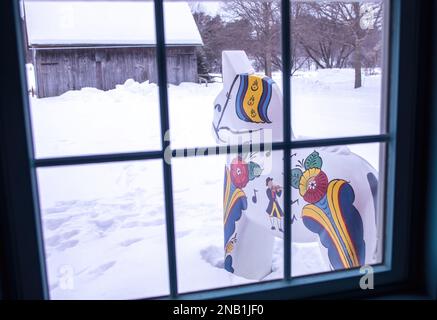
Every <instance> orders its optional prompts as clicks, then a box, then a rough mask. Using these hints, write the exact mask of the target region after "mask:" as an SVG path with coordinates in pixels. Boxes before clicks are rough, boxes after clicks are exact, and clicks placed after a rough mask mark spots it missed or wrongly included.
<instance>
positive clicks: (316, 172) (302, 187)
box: [299, 168, 328, 203]
mask: <svg viewBox="0 0 437 320" xmlns="http://www.w3.org/2000/svg"><path fill="white" fill-rule="evenodd" d="M327 189H328V177H327V176H326V174H325V173H324V172H323V171H322V170H320V169H317V168H311V169H308V170H306V171H305V172H304V173H303V175H302V177H301V178H300V184H299V192H300V195H301V196H302V197H303V198H304V200H305V201H306V202H309V203H315V202H317V201H319V200H320V199H322V198H323V196H324V195H325V194H326V190H327Z"/></svg>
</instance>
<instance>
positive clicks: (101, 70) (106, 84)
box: [34, 47, 197, 98]
mask: <svg viewBox="0 0 437 320" xmlns="http://www.w3.org/2000/svg"><path fill="white" fill-rule="evenodd" d="M34 63H35V68H36V78H37V79H36V80H37V91H38V96H39V97H41V98H42V97H51V96H57V95H60V94H62V93H64V92H66V91H69V90H79V89H81V88H84V87H93V88H98V89H102V90H109V89H113V88H115V86H116V85H117V84H122V83H124V82H125V81H126V80H127V79H134V80H135V81H138V82H143V81H146V80H149V81H150V82H155V83H156V82H157V80H158V74H157V69H156V56H155V49H154V48H88V49H44V50H37V51H36V54H35V62H34ZM167 70H168V75H167V78H168V82H169V83H172V84H179V83H181V82H196V81H197V60H196V55H195V48H194V47H169V48H168V49H167Z"/></svg>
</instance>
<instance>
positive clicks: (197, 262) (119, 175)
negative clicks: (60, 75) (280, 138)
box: [31, 70, 381, 299]
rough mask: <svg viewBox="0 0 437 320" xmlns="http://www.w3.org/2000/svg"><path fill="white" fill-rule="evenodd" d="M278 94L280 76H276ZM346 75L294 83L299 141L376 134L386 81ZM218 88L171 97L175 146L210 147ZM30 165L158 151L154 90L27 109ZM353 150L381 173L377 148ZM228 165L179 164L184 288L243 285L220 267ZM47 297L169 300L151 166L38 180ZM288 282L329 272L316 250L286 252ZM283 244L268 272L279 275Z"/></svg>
mask: <svg viewBox="0 0 437 320" xmlns="http://www.w3.org/2000/svg"><path fill="white" fill-rule="evenodd" d="M274 78H275V80H276V81H277V82H278V84H279V85H280V84H281V79H280V74H276V75H275V76H274ZM352 84H353V71H352V70H319V71H317V72H301V73H298V74H297V75H296V76H295V77H293V81H292V103H293V110H292V121H293V129H294V134H295V135H296V137H298V138H299V137H306V138H320V137H335V136H346V135H361V134H376V133H379V132H380V110H381V108H380V105H381V103H380V100H381V99H380V91H381V77H380V76H379V75H376V76H366V77H364V87H363V88H360V89H353V88H352ZM220 89H221V84H220V83H213V84H208V87H206V86H205V85H199V84H194V83H182V84H181V85H179V86H173V85H170V86H169V89H168V90H169V101H170V124H171V128H172V131H171V135H172V138H173V140H172V146H173V147H192V146H195V145H199V146H209V145H214V144H215V141H214V137H213V135H212V133H211V121H212V114H213V109H212V108H213V100H214V98H215V96H216V95H217V94H218V92H219V91H220ZM31 112H32V122H33V129H34V140H35V149H36V156H37V157H39V158H41V157H53V156H71V155H79V154H96V153H110V152H130V151H142V150H154V149H158V148H160V127H159V106H158V92H157V87H156V85H155V84H149V83H147V82H145V83H142V84H139V83H136V82H134V81H132V80H128V81H126V83H125V84H124V85H120V86H117V88H116V89H114V90H110V91H106V92H104V91H100V90H97V89H93V88H85V89H82V90H80V91H70V92H67V93H65V94H63V95H61V96H59V97H53V98H44V99H37V98H31ZM351 149H352V150H353V151H354V152H356V153H358V154H359V155H360V156H362V157H363V158H365V159H367V160H368V161H369V162H370V163H371V164H372V165H373V166H374V167H375V168H378V167H379V146H378V145H377V144H370V145H360V146H351ZM224 162H225V160H224V156H210V157H202V158H189V159H176V160H174V162H173V166H172V168H173V191H174V205H175V224H176V230H175V232H176V239H177V243H176V245H177V248H176V249H177V266H178V271H179V274H178V281H179V289H180V291H182V292H186V291H193V290H202V289H209V288H214V287H223V286H229V285H235V284H242V283H248V282H250V281H249V280H246V279H243V278H240V277H237V276H234V275H232V274H229V273H228V272H225V271H224V270H223V268H222V265H223V249H222V244H223V232H222V209H221V206H222V204H221V202H222V186H223V164H224ZM38 185H39V192H40V202H41V208H42V219H43V231H44V238H45V247H46V258H47V265H48V272H49V284H50V292H51V297H52V298H55V299H63V298H67V299H74V298H84V299H87V298H97V299H101V298H140V297H149V296H157V295H163V294H166V293H168V275H167V251H166V237H165V216H164V198H163V187H162V164H161V163H160V161H158V160H153V161H136V162H123V163H110V164H96V165H81V166H68V167H56V168H42V169H38ZM292 247H293V252H292V255H293V257H294V259H293V262H292V270H293V275H299V274H303V273H311V272H320V271H323V270H327V269H328V266H326V265H322V264H323V262H322V261H323V260H322V258H321V254H320V250H319V248H318V247H317V244H311V243H306V244H301V243H293V246H292ZM282 264H283V263H282V240H277V243H276V247H275V254H274V259H273V272H272V274H270V275H269V276H268V277H267V278H266V279H265V280H269V279H275V278H279V277H281V276H282Z"/></svg>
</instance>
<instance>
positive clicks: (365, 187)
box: [213, 51, 381, 280]
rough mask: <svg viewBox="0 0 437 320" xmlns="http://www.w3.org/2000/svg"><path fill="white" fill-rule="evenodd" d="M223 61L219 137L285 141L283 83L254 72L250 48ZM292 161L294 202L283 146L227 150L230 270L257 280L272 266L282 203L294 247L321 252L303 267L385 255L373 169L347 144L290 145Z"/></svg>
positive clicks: (345, 264) (346, 264) (341, 265)
mask: <svg viewBox="0 0 437 320" xmlns="http://www.w3.org/2000/svg"><path fill="white" fill-rule="evenodd" d="M222 61H223V62H222V63H223V89H222V91H221V92H220V94H219V95H218V96H217V98H216V100H215V103H214V118H213V132H214V135H215V138H216V139H217V141H218V142H219V143H220V144H230V145H238V144H240V145H245V144H248V143H269V142H272V141H274V142H276V141H280V140H281V139H282V133H283V128H282V123H283V121H282V93H281V91H280V89H279V87H278V85H277V84H276V83H275V82H274V81H273V80H272V79H270V78H268V77H265V76H262V75H258V74H256V73H255V72H254V69H253V68H252V66H251V64H250V62H249V59H248V58H247V56H246V54H245V52H244V51H223V53H222ZM290 161H291V167H292V170H291V172H289V173H288V174H291V182H292V186H291V187H292V188H291V189H292V197H291V198H292V203H288V204H284V202H283V190H282V186H283V174H284V173H283V166H282V163H283V156H282V152H281V151H271V150H244V149H243V150H242V152H241V153H238V152H237V153H235V154H230V155H228V158H227V162H226V164H225V171H224V190H223V223H224V256H225V260H224V261H225V262H224V266H225V269H226V270H227V271H229V272H232V273H234V274H236V275H238V276H242V277H245V278H248V279H257V280H260V279H263V278H264V277H266V276H267V275H269V274H270V273H271V272H272V258H273V248H274V241H275V237H280V238H281V237H283V232H284V228H285V227H286V226H284V222H283V220H284V219H283V208H284V205H289V206H291V214H292V246H291V247H292V248H301V251H302V250H303V251H305V250H307V251H308V250H312V251H313V252H306V253H304V255H306V254H307V255H309V256H313V257H319V258H318V259H315V258H314V259H313V261H312V262H311V263H312V264H313V266H312V267H311V268H308V270H305V266H301V268H300V269H303V270H300V271H298V273H301V274H303V273H309V272H323V271H329V270H339V269H348V268H356V267H359V266H362V265H368V264H372V263H376V262H377V261H380V259H381V257H380V255H381V248H380V241H379V238H378V234H379V232H378V231H377V229H378V227H379V228H380V223H379V222H380V221H381V217H378V216H377V212H378V211H379V210H377V205H376V199H377V192H378V191H377V184H378V181H377V177H378V174H377V172H376V171H375V169H374V168H373V167H372V166H371V165H370V164H369V163H368V162H367V161H365V160H364V159H363V158H361V157H360V156H358V155H356V154H354V153H352V152H351V151H350V150H349V148H347V147H345V146H342V147H323V148H312V149H297V150H292V156H291V159H290ZM314 250H316V251H317V252H315V251H314ZM292 255H293V256H295V254H294V251H293V254H292ZM295 258H296V257H295ZM296 259H297V258H296ZM295 263H297V264H298V263H299V261H293V265H294V264H295ZM293 275H295V272H294V269H293Z"/></svg>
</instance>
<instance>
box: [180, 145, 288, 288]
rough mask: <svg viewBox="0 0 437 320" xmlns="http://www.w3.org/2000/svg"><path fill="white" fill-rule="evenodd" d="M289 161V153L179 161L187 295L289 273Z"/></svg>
mask: <svg viewBox="0 0 437 320" xmlns="http://www.w3.org/2000/svg"><path fill="white" fill-rule="evenodd" d="M282 161H283V160H282V151H281V152H279V151H278V152H276V151H275V152H271V151H267V152H253V153H244V152H243V154H241V155H240V156H238V155H236V154H230V155H229V156H227V155H217V156H214V155H212V156H207V157H193V158H177V159H174V160H173V188H174V189H173V190H174V204H175V219H176V220H175V225H176V249H177V250H176V252H177V267H178V281H179V290H180V291H181V292H188V291H196V290H205V289H212V288H218V287H227V286H233V285H239V284H245V283H251V282H257V281H268V280H273V279H280V278H282V277H283V240H282V236H283V228H284V227H283V213H282V212H283V211H282V208H283V197H282V189H281V187H282V186H283V174H282V171H283V170H282V168H283V162H282ZM266 182H267V183H266Z"/></svg>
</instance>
